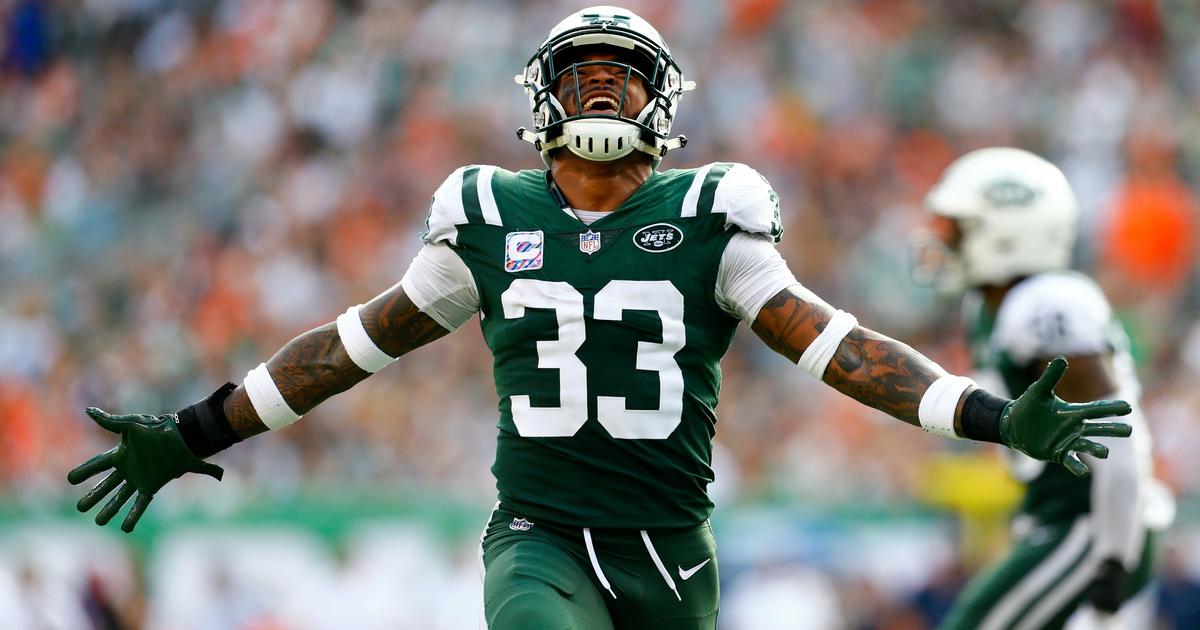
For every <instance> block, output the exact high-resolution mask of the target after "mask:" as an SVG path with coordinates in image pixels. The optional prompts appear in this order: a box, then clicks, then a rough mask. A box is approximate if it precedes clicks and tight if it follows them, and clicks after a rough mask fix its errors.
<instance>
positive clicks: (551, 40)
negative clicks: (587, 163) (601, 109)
mask: <svg viewBox="0 0 1200 630" xmlns="http://www.w3.org/2000/svg"><path fill="white" fill-rule="evenodd" d="M582 46H610V47H613V48H616V49H619V50H620V51H621V52H623V53H626V55H625V56H626V57H627V58H628V60H629V61H630V63H618V62H610V61H593V62H582V63H581V62H578V61H577V60H574V59H572V58H573V57H574V56H576V55H573V54H572V53H577V52H578V51H579V48H578V47H582ZM587 64H608V65H617V66H622V67H623V68H625V69H626V70H627V74H626V76H627V77H628V76H633V75H637V76H640V77H641V78H642V80H643V82H644V83H645V85H646V90H647V93H648V95H649V97H650V98H649V101H650V102H649V103H648V104H647V105H646V107H645V108H644V109H642V111H641V112H639V113H638V114H637V117H636V118H627V117H625V116H622V115H620V113H621V112H620V110H621V109H622V108H623V106H624V104H625V96H626V91H627V89H628V80H627V81H626V84H625V86H623V87H622V89H621V98H620V104H619V105H618V108H617V109H618V115H617V116H612V115H603V114H580V115H576V116H567V114H566V111H565V110H564V109H563V106H562V104H561V103H559V102H558V99H557V98H555V96H554V87H555V86H556V85H557V83H558V81H559V80H560V79H562V78H563V77H564V76H566V75H569V74H572V73H575V72H577V69H578V67H579V66H581V65H587ZM514 79H515V80H516V82H517V83H518V84H519V85H522V86H524V88H525V92H526V93H527V94H528V95H529V105H530V108H531V109H532V112H533V131H529V130H527V129H525V128H524V127H522V128H521V129H518V130H517V135H518V136H519V137H521V138H522V139H524V140H528V141H529V142H532V143H533V144H534V146H535V147H537V149H538V151H540V152H541V154H542V160H543V161H544V162H546V165H547V166H549V164H550V151H551V150H553V149H556V148H558V147H563V146H565V147H567V149H568V150H570V151H571V152H572V153H575V154H576V155H578V156H580V157H583V158H585V159H588V160H595V161H598V162H607V161H611V160H615V159H618V158H621V157H624V156H626V155H628V154H629V153H631V152H632V151H634V150H635V149H636V150H638V151H642V152H644V153H648V154H650V155H651V156H653V158H654V164H655V166H657V165H658V162H659V160H661V159H662V156H663V155H664V154H665V153H666V152H667V150H668V149H673V148H677V147H681V146H683V145H684V143H686V142H687V139H686V138H684V137H682V136H680V137H678V138H673V139H671V138H669V137H668V136H669V135H670V133H671V124H672V123H673V122H674V121H675V110H676V108H678V107H679V100H680V98H682V96H683V93H684V91H686V90H690V89H692V88H694V87H695V84H694V83H692V82H691V81H685V80H684V78H683V72H682V71H680V69H679V66H678V65H677V64H676V63H675V59H674V58H672V57H671V51H670V49H668V48H667V44H666V42H665V41H663V38H662V36H661V35H659V34H658V31H657V30H655V29H654V27H653V26H651V25H650V23H649V22H647V21H646V20H643V19H642V18H640V17H638V16H637V15H636V14H635V13H634V12H632V11H629V10H628V9H622V8H619V7H612V6H595V7H589V8H586V9H583V10H582V11H578V12H576V13H573V14H571V15H570V16H568V17H567V18H566V19H565V20H563V21H561V22H559V23H558V24H557V25H555V27H554V28H552V29H550V35H549V36H548V37H547V38H546V41H545V42H543V43H542V45H541V47H540V48H538V50H537V52H536V53H535V54H534V55H533V57H532V58H530V60H529V63H528V64H527V65H526V67H525V72H524V73H522V74H519V75H517V76H516V77H514ZM576 84H577V85H578V82H576Z"/></svg>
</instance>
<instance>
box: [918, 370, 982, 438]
mask: <svg viewBox="0 0 1200 630" xmlns="http://www.w3.org/2000/svg"><path fill="white" fill-rule="evenodd" d="M974 386H975V381H973V380H971V379H969V378H967V377H965V376H953V375H950V374H947V375H945V376H943V377H941V378H939V379H938V380H936V381H934V382H933V383H932V384H931V385H930V386H929V389H927V390H925V394H924V395H923V396H921V405H920V406H919V407H918V408H917V418H918V419H920V421H921V428H922V429H925V430H926V431H928V432H930V433H933V434H935V435H941V436H943V437H948V438H957V437H959V435H958V434H957V433H955V431H954V412H955V411H957V410H958V401H959V399H960V398H962V394H963V392H965V391H967V388H968V387H974Z"/></svg>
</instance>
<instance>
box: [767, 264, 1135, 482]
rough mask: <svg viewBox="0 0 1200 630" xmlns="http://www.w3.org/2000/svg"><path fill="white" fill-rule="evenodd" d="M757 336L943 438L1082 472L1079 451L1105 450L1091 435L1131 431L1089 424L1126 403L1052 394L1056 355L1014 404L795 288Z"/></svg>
mask: <svg viewBox="0 0 1200 630" xmlns="http://www.w3.org/2000/svg"><path fill="white" fill-rule="evenodd" d="M753 328H754V332H755V333H757V334H758V336H759V337H760V338H761V339H762V340H763V341H765V342H766V343H767V345H769V346H771V348H773V349H774V350H775V351H776V352H779V353H780V354H782V355H784V356H786V357H788V358H789V359H791V360H793V361H796V362H797V363H798V364H799V365H800V366H801V367H802V368H804V369H805V370H806V371H809V372H810V373H811V374H813V375H814V376H816V377H817V378H820V379H821V380H822V381H824V382H825V383H827V384H829V385H831V386H832V387H834V388H836V389H837V390H838V391H841V392H842V393H844V394H846V395H848V396H850V397H852V398H854V399H855V400H858V401H859V402H862V403H863V404H866V405H870V406H871V407H875V408H876V409H880V410H882V411H885V412H887V413H889V414H891V415H892V416H895V417H896V418H899V419H901V420H903V421H905V422H908V423H909V424H914V425H918V426H921V427H922V428H924V429H926V430H928V431H930V432H934V433H939V434H942V435H947V436H956V437H965V438H970V439H975V440H982V441H989V442H996V443H1000V444H1004V445H1005V446H1008V447H1010V448H1015V449H1017V450H1020V451H1022V452H1024V453H1026V454H1028V455H1030V456H1032V457H1034V458H1037V459H1041V460H1047V461H1053V462H1057V463H1059V464H1062V465H1064V466H1066V467H1067V468H1068V469H1069V470H1071V472H1073V473H1075V474H1077V475H1082V474H1086V473H1087V471H1088V468H1087V466H1086V465H1085V464H1084V463H1083V462H1082V461H1081V460H1080V459H1079V453H1086V454H1089V455H1092V456H1094V457H1096V458H1100V459H1103V458H1104V457H1107V455H1108V448H1107V447H1105V446H1103V445H1101V444H1098V443H1096V442H1094V441H1092V440H1090V439H1087V438H1089V437H1127V436H1128V435H1129V434H1130V432H1131V427H1130V426H1129V425H1128V424H1123V423H1119V422H1087V420H1091V419H1097V418H1104V417H1108V416H1114V415H1124V414H1127V413H1129V411H1130V407H1129V404H1128V403H1126V402H1124V401H1115V400H1114V401H1107V400H1105V401H1095V402H1087V403H1067V402H1064V401H1063V400H1061V399H1059V398H1058V397H1057V396H1055V395H1054V387H1055V385H1056V384H1057V383H1058V381H1059V379H1061V378H1062V376H1063V373H1064V372H1065V371H1066V368H1067V362H1066V360H1065V359H1062V358H1061V357H1059V358H1056V359H1054V360H1053V361H1051V362H1050V364H1049V365H1048V366H1047V368H1046V371H1045V372H1044V373H1043V374H1042V376H1041V377H1040V378H1039V379H1038V380H1037V382H1035V383H1034V384H1033V385H1031V386H1030V387H1029V389H1028V390H1026V391H1025V393H1023V394H1022V395H1021V396H1019V397H1018V398H1017V399H1015V400H1007V399H1003V398H998V397H996V396H993V395H991V394H989V393H987V392H985V391H983V390H982V389H979V388H978V387H975V385H974V383H973V382H972V381H970V380H969V379H965V378H962V377H955V376H951V375H949V374H947V373H946V372H945V370H943V369H942V368H941V367H939V366H938V365H937V364H936V363H934V362H933V361H931V360H929V359H928V358H926V357H925V356H924V355H922V354H921V353H919V352H917V351H916V350H913V349H912V348H910V347H908V346H907V345H905V344H903V343H900V342H898V341H896V340H894V339H890V338H888V337H886V336H884V335H880V334H879V333H876V332H873V331H871V330H869V329H866V328H863V327H860V326H858V325H857V321H856V320H855V319H854V318H853V317H851V316H850V315H848V314H846V313H843V312H840V311H835V310H834V309H832V308H831V307H829V305H827V304H825V303H824V302H822V301H821V300H820V299H819V298H817V297H816V296H815V295H813V294H812V293H810V292H809V291H807V290H806V289H804V288H803V287H802V286H800V285H794V286H791V287H789V288H787V289H784V290H783V291H780V292H779V293H778V294H776V295H775V296H774V297H773V298H771V299H770V300H768V301H767V302H766V304H764V305H763V307H762V308H761V309H759V312H758V315H757V316H756V317H755V320H754V325H753Z"/></svg>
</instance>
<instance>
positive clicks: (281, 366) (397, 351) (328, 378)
mask: <svg viewBox="0 0 1200 630" xmlns="http://www.w3.org/2000/svg"><path fill="white" fill-rule="evenodd" d="M359 318H360V320H361V321H362V325H363V328H364V329H365V330H366V332H367V335H368V336H369V337H370V338H371V340H372V341H374V342H375V344H376V345H377V346H378V347H379V349H380V350H382V351H383V352H384V353H386V354H387V355H389V356H391V357H400V356H403V355H405V354H407V353H408V352H410V351H412V350H415V349H417V348H419V347H421V346H423V345H425V344H427V343H429V342H431V341H434V340H435V339H439V338H441V337H443V336H445V335H446V334H448V333H449V332H450V331H449V330H447V329H446V328H443V327H442V326H441V325H440V324H438V323H437V322H436V321H434V320H433V319H432V318H431V317H429V316H428V315H426V314H425V313H422V312H421V311H420V310H419V309H418V308H417V306H416V305H415V304H413V302H412V299H411V298H409V296H408V295H407V294H405V292H404V288H403V287H401V286H400V285H396V286H395V287H393V288H392V289H391V290H389V291H387V292H385V293H383V294H381V295H379V296H378V297H376V298H375V299H373V300H371V301H370V302H368V303H367V304H365V305H364V306H363V307H362V309H360V311H359ZM267 371H268V372H269V373H270V375H271V379H272V380H273V381H274V382H275V386H276V387H278V388H279V393H280V394H282V395H283V399H284V400H285V401H286V402H287V404H288V406H289V407H291V409H292V410H293V411H295V412H296V413H297V414H300V415H303V414H305V413H307V412H308V411H309V410H311V409H313V408H314V407H316V406H317V405H319V404H321V403H322V402H324V401H325V400H326V399H327V398H329V397H331V396H334V395H335V394H340V393H342V392H344V391H346V390H348V389H350V388H351V387H353V386H354V385H356V384H357V383H358V382H359V381H361V380H363V379H365V378H367V377H368V376H370V375H371V373H370V372H367V371H365V370H363V369H362V368H360V367H358V366H357V365H356V364H355V363H354V361H353V360H352V359H351V358H350V354H349V353H348V352H347V351H346V346H345V343H344V342H343V341H342V339H341V337H340V335H339V334H338V329H337V325H336V323H334V322H330V323H328V324H325V325H324V326H321V327H319V328H314V329H312V330H310V331H308V332H306V333H304V334H302V335H300V336H298V337H296V338H295V339H292V340H291V341H289V342H288V343H287V345H285V346H284V347H283V348H281V349H280V350H279V351H278V352H276V353H275V355H274V356H272V357H271V359H270V360H269V361H267ZM224 411H225V415H226V417H227V418H228V419H229V424H230V426H231V427H233V430H234V431H235V432H236V433H237V435H238V437H239V438H243V439H244V438H248V437H250V436H252V435H257V434H259V433H262V432H264V431H266V430H267V429H268V427H267V425H266V424H264V423H263V421H262V420H261V419H260V418H259V417H258V413H257V412H256V411H255V410H254V405H253V404H252V403H251V402H250V395H249V393H248V392H247V391H246V386H245V385H244V384H243V385H239V386H238V387H237V389H235V390H233V393H231V394H230V395H229V397H228V398H226V399H225V401H224Z"/></svg>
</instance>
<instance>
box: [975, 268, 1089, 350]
mask: <svg viewBox="0 0 1200 630" xmlns="http://www.w3.org/2000/svg"><path fill="white" fill-rule="evenodd" d="M1112 317H1113V316H1112V307H1111V306H1109V304H1108V299H1106V298H1105V297H1104V293H1103V292H1102V291H1101V290H1100V287H1098V286H1096V283H1095V282H1093V281H1092V280H1091V278H1088V277H1087V276H1084V275H1083V274H1079V273H1073V272H1071V273H1043V274H1038V275H1036V276H1033V277H1031V278H1029V279H1027V280H1025V281H1023V282H1021V283H1019V284H1017V285H1016V286H1014V287H1013V288H1012V289H1011V290H1010V291H1009V292H1008V294H1007V295H1005V296H1004V302H1003V303H1002V304H1001V305H1000V310H999V312H998V313H997V314H996V328H995V331H994V332H993V340H994V341H995V342H996V345H997V346H998V347H999V348H1000V349H1001V350H1004V351H1005V352H1007V353H1008V354H1009V356H1010V358H1012V360H1013V361H1014V362H1016V363H1018V364H1026V363H1028V362H1030V361H1032V360H1034V359H1037V358H1039V357H1052V356H1057V355H1064V356H1070V355H1082V354H1097V353H1102V352H1107V351H1109V350H1111V349H1112V348H1110V347H1109V333H1110V329H1111V326H1112Z"/></svg>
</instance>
